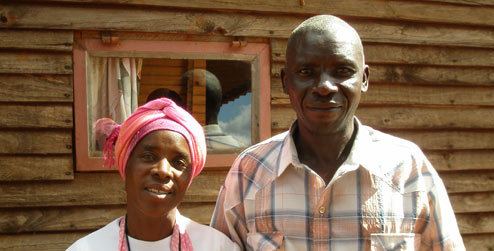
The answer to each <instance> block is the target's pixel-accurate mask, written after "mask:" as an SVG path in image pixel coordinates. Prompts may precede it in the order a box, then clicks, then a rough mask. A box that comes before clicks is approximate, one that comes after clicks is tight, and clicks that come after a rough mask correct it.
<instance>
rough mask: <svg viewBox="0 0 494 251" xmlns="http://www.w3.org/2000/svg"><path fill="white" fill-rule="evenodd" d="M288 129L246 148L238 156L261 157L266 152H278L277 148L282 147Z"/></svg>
mask: <svg viewBox="0 0 494 251" xmlns="http://www.w3.org/2000/svg"><path fill="white" fill-rule="evenodd" d="M288 133H289V132H288V131H286V132H283V133H280V134H277V135H274V136H272V137H271V138H269V139H266V140H264V141H261V142H259V143H257V144H255V145H253V146H251V147H248V148H247V149H245V150H244V151H243V152H242V153H240V154H239V156H238V158H245V157H253V156H254V157H256V156H258V157H260V156H263V155H266V154H271V153H273V152H277V151H276V149H281V147H282V146H283V143H284V141H285V139H286V137H287V136H288Z"/></svg>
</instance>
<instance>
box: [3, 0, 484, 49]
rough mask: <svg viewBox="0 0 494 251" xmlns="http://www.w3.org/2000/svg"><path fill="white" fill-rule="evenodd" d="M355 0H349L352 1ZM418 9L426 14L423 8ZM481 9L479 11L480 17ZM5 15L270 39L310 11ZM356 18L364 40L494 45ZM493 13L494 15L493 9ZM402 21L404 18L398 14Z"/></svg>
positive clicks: (463, 31) (20, 8)
mask: <svg viewBox="0 0 494 251" xmlns="http://www.w3.org/2000/svg"><path fill="white" fill-rule="evenodd" d="M345 2H346V1H345ZM351 2H353V1H348V3H350V5H351V4H352V3H351ZM374 3H377V2H374ZM244 4H245V3H242V4H239V5H238V6H241V5H244ZM238 6H237V7H238ZM215 7H216V6H215ZM283 8H285V6H283ZM359 8H361V6H359ZM362 10H363V8H362ZM436 11H437V12H441V13H443V15H444V13H447V12H446V11H445V10H443V9H442V8H439V9H436ZM485 11H487V10H485ZM366 12H368V13H370V12H371V11H367V10H366ZM417 12H420V13H422V12H423V11H422V10H420V11H417ZM482 12H483V11H482ZM328 13H333V14H337V13H335V12H333V11H331V9H329V10H328ZM479 13H480V12H479ZM479 13H475V14H474V15H476V16H478V14H479ZM450 15H451V13H448V16H450ZM0 16H2V17H3V20H4V21H3V22H0V28H38V29H68V30H124V31H141V32H142V31H145V32H167V33H195V34H221V35H225V36H231V37H233V36H245V37H268V38H276V37H278V38H288V36H289V35H290V33H291V31H292V30H293V28H295V27H296V26H297V25H298V24H300V22H302V21H303V20H304V19H305V18H306V16H305V17H304V16H295V15H285V16H279V17H278V18H272V16H270V15H267V14H266V15H258V14H244V13H235V18H231V17H232V14H231V13H219V12H206V11H198V10H196V11H194V10H179V9H176V10H170V9H159V10H157V9H149V8H123V7H122V8H115V7H112V8H104V7H100V8H95V7H92V8H91V7H79V6H67V5H63V6H57V5H50V6H46V5H36V4H25V3H24V4H19V3H17V4H0ZM462 16H463V15H462ZM108 17H111V20H112V22H107V20H108ZM352 17H353V15H350V16H349V18H346V20H348V21H349V23H350V24H351V25H352V26H354V27H355V28H356V30H357V31H358V32H359V34H360V36H361V37H362V39H363V40H364V41H367V42H385V43H398V44H420V45H422V44H430V45H452V46H471V47H486V48H493V47H494V44H493V43H492V40H493V39H494V31H492V29H490V28H488V27H481V26H475V27H467V26H454V27H453V26H451V25H443V24H432V23H407V22H398V21H382V20H380V21H378V20H362V19H356V18H352ZM488 18H492V17H491V15H490V14H489V17H488ZM397 20H399V19H398V18H397ZM421 21H422V20H421ZM458 21H460V19H459V18H458V17H455V18H454V22H455V23H457V22H458ZM485 21H486V20H485V19H484V20H482V23H481V25H487V24H488V23H487V22H485ZM266 27H268V28H266Z"/></svg>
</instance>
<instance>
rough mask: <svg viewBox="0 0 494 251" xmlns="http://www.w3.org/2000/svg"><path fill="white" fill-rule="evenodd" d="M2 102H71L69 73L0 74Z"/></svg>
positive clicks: (71, 91) (71, 90)
mask: <svg viewBox="0 0 494 251" xmlns="http://www.w3.org/2000/svg"><path fill="white" fill-rule="evenodd" d="M0 85H1V86H2V88H0V101H2V102H72V101H73V96H74V95H73V93H74V88H73V87H72V77H71V76H69V75H0Z"/></svg>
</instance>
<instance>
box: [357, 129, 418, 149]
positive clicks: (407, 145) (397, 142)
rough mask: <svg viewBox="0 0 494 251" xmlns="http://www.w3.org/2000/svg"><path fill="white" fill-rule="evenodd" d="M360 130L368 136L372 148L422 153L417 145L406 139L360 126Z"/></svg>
mask: <svg viewBox="0 0 494 251" xmlns="http://www.w3.org/2000/svg"><path fill="white" fill-rule="evenodd" d="M362 129H363V131H365V133H366V134H367V135H368V136H369V139H370V144H371V146H372V147H378V148H393V149H400V150H401V151H405V152H410V153H420V152H422V151H421V150H420V148H419V147H418V146H417V144H415V143H413V142H412V141H409V140H407V139H404V138H400V137H398V136H395V135H391V134H388V133H384V132H381V131H379V130H376V129H374V128H372V127H370V126H362Z"/></svg>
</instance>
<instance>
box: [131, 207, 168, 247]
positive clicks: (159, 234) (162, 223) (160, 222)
mask: <svg viewBox="0 0 494 251" xmlns="http://www.w3.org/2000/svg"><path fill="white" fill-rule="evenodd" d="M176 211H177V210H176V209H173V210H172V212H169V213H168V214H165V215H162V216H159V217H153V216H148V215H145V214H143V213H141V212H139V211H137V212H136V210H133V209H132V208H129V207H128V208H127V229H126V231H127V234H128V235H129V236H131V237H132V238H134V239H138V240H143V241H157V240H161V239H164V238H166V237H168V236H170V235H171V234H172V233H173V227H174V226H175V219H176Z"/></svg>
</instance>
